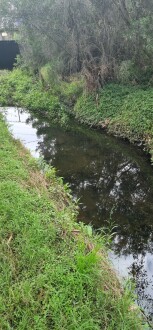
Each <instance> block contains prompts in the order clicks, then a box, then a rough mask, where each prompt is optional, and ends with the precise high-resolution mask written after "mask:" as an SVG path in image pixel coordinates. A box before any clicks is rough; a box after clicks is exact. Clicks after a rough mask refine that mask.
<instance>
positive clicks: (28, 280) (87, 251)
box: [0, 117, 143, 330]
mask: <svg viewBox="0 0 153 330" xmlns="http://www.w3.org/2000/svg"><path fill="white" fill-rule="evenodd" d="M0 131H1V134H0V146H1V148H0V150H1V151H0V153H1V157H0V177H1V181H0V211H1V212H0V213H1V218H0V222H1V258H2V259H1V269H2V271H1V275H0V283H1V302H0V313H1V328H2V329H7V328H10V327H11V328H14V329H23V328H24V329H31V328H33V329H41V330H43V329H45V330H46V329H51V328H52V329H55V330H58V329H65V330H68V329H70V330H71V329H84V330H85V329H112V330H114V329H129V330H131V329H143V326H142V322H141V320H140V317H139V315H138V312H137V310H135V308H134V307H133V303H132V299H131V293H130V292H129V289H128V288H125V290H124V293H123V292H122V290H121V288H120V284H119V282H118V280H117V278H116V275H115V274H114V272H113V271H112V269H111V267H110V265H109V263H108V260H107V255H106V252H105V251H106V245H107V239H106V238H105V237H103V238H102V237H95V236H93V235H92V231H91V228H90V227H88V226H84V225H82V224H81V225H79V224H77V223H76V217H77V211H76V207H75V205H74V204H73V203H72V201H71V198H70V195H69V190H68V188H67V186H64V185H63V183H62V180H61V179H60V178H57V177H56V175H55V170H54V169H53V168H48V167H47V166H46V165H44V164H43V165H41V168H43V174H42V171H41V172H40V165H38V163H37V162H36V160H35V159H33V158H32V157H31V156H30V154H29V152H28V151H27V150H26V149H25V148H24V147H23V146H22V145H21V144H20V142H19V141H15V140H14V139H13V138H12V137H11V135H10V133H8V130H7V127H6V125H5V123H4V121H3V120H2V118H1V117H0ZM110 274H111V276H110Z"/></svg>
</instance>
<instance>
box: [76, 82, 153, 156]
mask: <svg viewBox="0 0 153 330" xmlns="http://www.w3.org/2000/svg"><path fill="white" fill-rule="evenodd" d="M74 114H75V117H76V118H77V119H78V120H80V121H81V122H82V123H85V124H88V125H91V126H93V125H95V126H97V127H102V128H103V127H104V128H107V130H108V131H109V132H111V133H113V134H115V135H118V136H120V137H123V138H127V139H129V140H130V141H131V142H140V141H141V142H144V143H145V145H146V148H147V150H149V151H150V154H151V155H152V154H153V88H151V87H148V88H146V87H145V88H142V87H138V86H124V85H118V84H109V85H107V86H105V87H104V89H103V90H101V91H100V93H99V95H98V98H96V95H82V96H81V97H80V98H79V99H78V101H77V103H76V105H75V107H74Z"/></svg>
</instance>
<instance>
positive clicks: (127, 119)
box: [0, 69, 153, 161]
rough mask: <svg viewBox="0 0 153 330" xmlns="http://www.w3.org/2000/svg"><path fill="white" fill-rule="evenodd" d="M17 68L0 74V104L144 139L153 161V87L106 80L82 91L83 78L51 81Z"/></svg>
mask: <svg viewBox="0 0 153 330" xmlns="http://www.w3.org/2000/svg"><path fill="white" fill-rule="evenodd" d="M41 75H42V77H43V80H40V79H38V77H37V78H36V77H34V76H32V75H29V74H28V73H27V72H26V71H21V70H20V69H16V70H14V71H13V72H10V73H4V74H3V75H1V76H0V105H1V106H4V105H17V106H21V107H22V106H23V107H26V108H28V109H29V110H30V111H33V112H38V111H41V112H43V114H44V115H45V116H46V117H47V118H49V119H50V120H51V121H52V122H59V123H60V124H62V125H67V124H68V119H69V114H72V115H73V116H75V117H76V118H77V120H79V121H80V122H81V123H85V124H87V125H89V126H96V127H99V128H103V129H107V131H108V132H110V133H112V134H114V135H118V136H120V137H122V138H127V139H128V140H129V141H131V142H138V143H143V144H144V145H145V149H146V150H147V152H150V154H151V157H152V161H153V88H151V87H140V86H126V85H118V84H109V85H107V86H105V87H104V88H103V89H102V90H101V91H99V93H98V94H92V95H88V94H85V93H83V88H82V81H79V80H77V79H72V81H69V83H68V82H61V81H53V83H52V82H51V77H50V78H49V77H48V76H47V71H45V69H44V70H43V69H42V72H41Z"/></svg>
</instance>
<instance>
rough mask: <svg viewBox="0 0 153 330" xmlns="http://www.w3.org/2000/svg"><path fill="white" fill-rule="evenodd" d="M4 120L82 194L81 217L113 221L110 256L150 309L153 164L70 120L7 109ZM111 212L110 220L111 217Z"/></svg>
mask: <svg viewBox="0 0 153 330" xmlns="http://www.w3.org/2000/svg"><path fill="white" fill-rule="evenodd" d="M6 117H7V121H8V122H9V123H10V124H11V130H12V131H13V134H14V136H15V137H17V138H20V139H21V140H22V141H23V143H24V144H25V145H26V147H28V148H30V150H31V151H32V153H33V155H34V156H36V157H37V156H39V155H42V156H43V157H44V159H45V160H46V161H47V162H48V163H51V164H52V165H53V166H55V167H56V168H57V170H58V173H59V175H60V176H62V177H63V178H64V180H65V181H66V182H69V183H70V186H71V189H72V192H73V195H74V196H75V198H79V199H80V216H79V217H80V219H81V220H83V221H84V222H86V223H91V224H92V225H93V226H94V227H95V228H101V227H102V226H107V225H109V222H110V221H113V222H115V224H116V225H117V228H116V229H115V231H116V235H115V236H114V240H113V243H112V253H111V254H110V258H111V260H112V262H113V264H114V266H115V268H116V270H117V271H118V272H119V274H121V275H122V276H127V274H129V275H131V276H132V277H133V278H134V279H136V285H137V293H138V304H139V305H140V306H141V307H143V308H145V310H146V313H148V314H149V315H150V316H152V314H153V168H152V167H151V165H150V163H149V160H148V159H147V158H145V157H144V154H142V152H141V151H140V150H138V149H137V148H135V147H133V146H131V145H129V144H126V143H124V142H122V141H120V140H118V139H115V138H113V137H109V136H107V135H106V134H104V133H100V132H97V131H91V130H89V129H86V128H82V127H79V126H78V125H75V124H74V123H73V124H72V127H71V130H69V131H65V130H64V129H62V128H60V127H55V126H51V125H49V124H48V123H45V122H43V120H40V119H32V118H30V116H29V115H28V114H26V113H23V114H20V116H19V113H18V111H17V110H14V109H13V108H9V109H8V110H7V111H6ZM110 213H111V214H112V215H111V218H112V220H110Z"/></svg>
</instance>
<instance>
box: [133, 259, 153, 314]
mask: <svg viewBox="0 0 153 330" xmlns="http://www.w3.org/2000/svg"><path fill="white" fill-rule="evenodd" d="M133 258H134V262H133V263H132V265H131V266H130V267H129V274H130V275H132V277H133V279H134V282H135V292H136V294H137V303H138V305H139V306H141V307H142V308H143V309H145V311H146V313H147V314H148V315H150V317H152V316H153V285H152V277H150V278H149V276H148V269H147V268H146V266H145V263H146V254H145V253H142V254H141V255H138V254H136V255H133Z"/></svg>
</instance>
